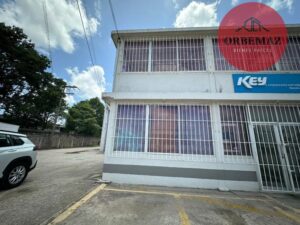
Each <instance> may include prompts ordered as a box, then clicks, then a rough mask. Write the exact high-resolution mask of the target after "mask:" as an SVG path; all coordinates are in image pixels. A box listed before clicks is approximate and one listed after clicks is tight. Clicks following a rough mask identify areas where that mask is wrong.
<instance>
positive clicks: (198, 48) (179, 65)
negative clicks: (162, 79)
mask: <svg viewBox="0 0 300 225" xmlns="http://www.w3.org/2000/svg"><path fill="white" fill-rule="evenodd" d="M150 58H151V59H150ZM204 70H206V64H205V52H204V41H203V39H201V38H181V39H152V40H147V41H130V40H126V41H125V43H124V56H123V67H122V72H147V71H153V72H167V71H170V72H171V71H204Z"/></svg>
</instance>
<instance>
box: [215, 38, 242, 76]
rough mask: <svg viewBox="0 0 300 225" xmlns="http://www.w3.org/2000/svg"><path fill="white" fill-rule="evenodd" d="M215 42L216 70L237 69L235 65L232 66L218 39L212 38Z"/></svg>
mask: <svg viewBox="0 0 300 225" xmlns="http://www.w3.org/2000/svg"><path fill="white" fill-rule="evenodd" d="M212 44H213V52H214V63H215V70H237V69H236V68H235V67H234V66H232V65H231V64H230V63H228V61H227V60H226V59H225V58H224V56H223V55H222V53H221V51H220V49H219V45H218V39H216V38H214V39H212Z"/></svg>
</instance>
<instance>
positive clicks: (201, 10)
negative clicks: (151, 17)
mask: <svg viewBox="0 0 300 225" xmlns="http://www.w3.org/2000/svg"><path fill="white" fill-rule="evenodd" d="M218 4H219V1H216V2H213V3H211V4H206V3H204V2H201V1H199V2H196V1H192V2H191V3H190V4H189V5H187V6H186V7H185V8H183V9H181V10H180V11H179V12H178V13H177V15H176V20H175V22H174V26H175V27H209V26H217V25H218V24H219V23H218V21H217V5H218Z"/></svg>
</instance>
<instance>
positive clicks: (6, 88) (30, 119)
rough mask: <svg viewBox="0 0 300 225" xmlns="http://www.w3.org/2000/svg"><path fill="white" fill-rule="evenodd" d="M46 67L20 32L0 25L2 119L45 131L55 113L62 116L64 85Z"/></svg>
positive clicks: (0, 97) (47, 61) (43, 60)
mask: <svg viewBox="0 0 300 225" xmlns="http://www.w3.org/2000/svg"><path fill="white" fill-rule="evenodd" d="M49 65H50V61H49V59H48V58H47V57H46V56H43V55H41V54H39V53H38V52H37V51H36V50H35V49H34V44H33V43H31V41H30V40H28V38H27V36H26V34H24V33H23V31H22V29H20V28H17V27H10V26H5V24H4V23H0V110H1V111H2V112H3V113H4V114H3V116H2V117H3V118H2V120H4V121H6V122H11V123H15V124H19V125H21V127H26V128H29V127H30V128H37V127H42V128H47V127H51V126H52V124H53V121H54V117H55V115H56V114H59V115H62V112H63V110H64V108H65V107H66V103H65V101H64V99H63V98H64V97H65V94H64V87H65V86H66V83H65V82H64V81H63V80H62V79H58V78H55V77H54V76H53V75H52V74H51V73H48V72H46V70H47V68H48V67H49ZM59 106H62V107H59Z"/></svg>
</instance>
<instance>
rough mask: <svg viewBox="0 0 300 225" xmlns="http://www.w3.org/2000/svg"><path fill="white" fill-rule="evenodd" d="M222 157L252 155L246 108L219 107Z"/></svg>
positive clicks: (235, 106) (233, 106) (234, 106)
mask: <svg viewBox="0 0 300 225" xmlns="http://www.w3.org/2000/svg"><path fill="white" fill-rule="evenodd" d="M220 116H221V126H222V138H223V148H224V155H245V156H247V155H252V153H251V143H250V136H249V129H248V116H247V111H246V106H237V105H221V106H220Z"/></svg>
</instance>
